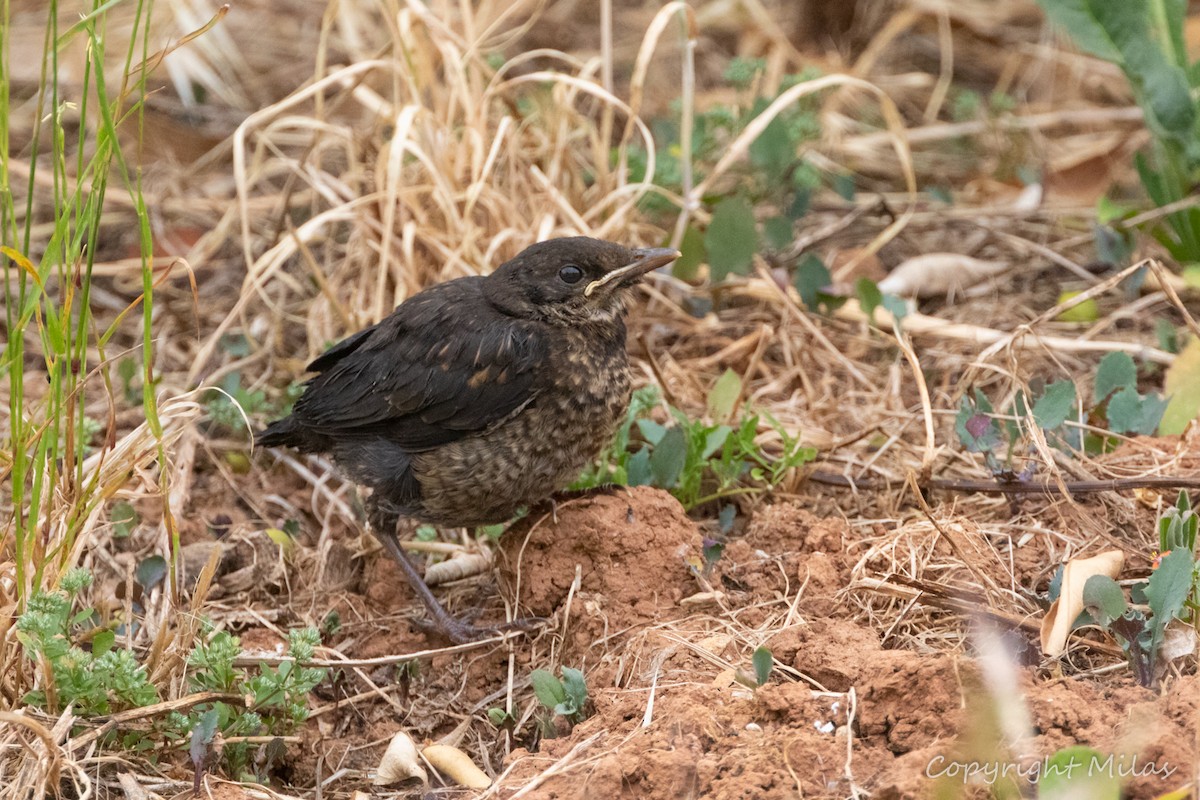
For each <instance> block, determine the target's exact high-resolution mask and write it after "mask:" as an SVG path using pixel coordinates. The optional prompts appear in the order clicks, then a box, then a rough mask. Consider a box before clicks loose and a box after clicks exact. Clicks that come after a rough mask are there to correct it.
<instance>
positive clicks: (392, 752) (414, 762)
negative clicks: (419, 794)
mask: <svg viewBox="0 0 1200 800" xmlns="http://www.w3.org/2000/svg"><path fill="white" fill-rule="evenodd" d="M409 778H420V779H421V782H422V783H424V782H425V781H427V780H428V779H429V777H428V775H426V773H425V768H424V767H422V766H421V758H420V756H418V755H417V745H416V743H415V742H414V741H413V740H412V737H411V736H409V735H408V734H407V733H405V732H404V731H400V732H399V733H397V734H396V735H395V736H393V737H392V741H391V742H390V743H389V744H388V746H387V750H385V751H384V753H383V758H381V759H379V769H377V770H376V771H375V780H373V781H372V783H373V784H375V785H376V786H391V785H392V784H393V783H399V782H400V781H404V780H408V779H409Z"/></svg>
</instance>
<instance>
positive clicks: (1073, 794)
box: [1037, 745, 1128, 800]
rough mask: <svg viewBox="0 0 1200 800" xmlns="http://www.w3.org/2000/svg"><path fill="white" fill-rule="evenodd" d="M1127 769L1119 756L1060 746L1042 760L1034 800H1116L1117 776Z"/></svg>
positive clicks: (1119, 795) (1083, 748)
mask: <svg viewBox="0 0 1200 800" xmlns="http://www.w3.org/2000/svg"><path fill="white" fill-rule="evenodd" d="M1127 768H1128V767H1127V766H1125V765H1122V764H1120V763H1119V757H1114V756H1111V755H1105V754H1103V753H1101V752H1100V751H1099V750H1096V749H1094V748H1091V747H1087V746H1086V745H1073V746H1071V747H1064V748H1062V749H1060V750H1057V751H1055V753H1054V755H1052V756H1050V757H1049V758H1047V759H1046V761H1045V765H1044V767H1043V771H1042V772H1041V773H1040V774H1039V775H1038V785H1037V796H1038V800H1071V798H1080V797H1086V798H1088V800H1118V798H1120V797H1121V774H1122V773H1124V771H1125V770H1126V769H1127Z"/></svg>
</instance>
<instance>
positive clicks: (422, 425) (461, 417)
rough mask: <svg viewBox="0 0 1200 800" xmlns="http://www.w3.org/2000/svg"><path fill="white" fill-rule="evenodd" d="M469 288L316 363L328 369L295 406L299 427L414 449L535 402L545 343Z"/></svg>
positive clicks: (451, 286) (457, 288)
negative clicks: (386, 442) (383, 438)
mask: <svg viewBox="0 0 1200 800" xmlns="http://www.w3.org/2000/svg"><path fill="white" fill-rule="evenodd" d="M468 280H469V279H468ZM462 283H463V281H454V282H452V283H448V284H443V285H442V286H445V287H447V288H446V289H445V290H442V291H437V289H440V288H441V287H435V290H430V291H426V292H423V293H421V294H420V295H417V296H416V297H413V298H412V299H411V300H409V301H408V302H406V303H404V304H403V305H401V306H400V307H399V308H397V309H396V311H395V312H393V314H392V316H390V317H388V318H387V319H385V320H383V321H382V322H380V323H379V324H378V325H376V326H374V327H373V328H370V329H367V330H366V331H362V332H360V333H358V334H355V335H354V336H351V337H349V338H348V339H346V340H344V341H343V342H341V343H339V344H337V345H335V346H334V347H333V348H332V349H330V351H329V352H327V353H326V354H324V355H322V356H321V357H320V358H318V359H316V360H315V361H314V362H313V364H312V366H313V367H314V368H317V369H320V370H322V372H321V374H320V375H318V376H316V377H315V378H313V379H312V380H311V381H310V382H309V384H308V388H307V389H306V391H305V393H304V395H303V396H302V397H301V398H300V399H299V400H298V401H297V403H296V406H295V409H294V410H293V412H292V414H293V417H294V419H295V421H296V423H298V424H299V425H300V426H302V427H303V428H305V429H307V430H309V431H311V432H313V433H316V434H320V435H324V436H330V437H334V438H337V437H356V438H357V437H364V436H367V437H379V436H382V437H385V438H387V439H388V440H389V441H392V442H395V443H396V444H397V445H399V446H400V447H403V448H405V449H408V450H410V451H417V450H423V449H428V448H432V447H437V446H438V445H442V444H446V443H447V442H451V441H454V440H455V439H459V438H461V437H462V436H465V435H466V434H468V433H470V432H472V431H479V430H483V429H485V428H487V427H488V426H490V425H492V424H494V423H496V422H499V421H500V420H502V419H504V418H505V417H507V416H508V415H509V414H511V413H513V412H514V411H516V410H517V409H518V408H520V407H521V406H522V405H523V404H525V403H527V402H529V401H530V400H531V399H532V397H533V391H534V374H535V368H536V366H537V364H538V363H539V362H541V361H542V360H543V359H544V356H545V342H544V339H543V337H542V336H540V335H538V332H537V330H536V329H535V328H533V327H532V326H529V325H526V324H523V323H521V322H518V321H516V320H514V319H512V318H511V317H505V316H504V315H502V314H500V313H499V312H498V311H495V310H494V309H493V308H492V307H491V306H490V305H488V304H487V303H486V301H483V300H482V298H481V297H480V295H479V292H478V287H477V286H472V285H471V284H468V285H467V286H462V285H457V284H462Z"/></svg>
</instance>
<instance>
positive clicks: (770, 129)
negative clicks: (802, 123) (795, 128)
mask: <svg viewBox="0 0 1200 800" xmlns="http://www.w3.org/2000/svg"><path fill="white" fill-rule="evenodd" d="M762 104H763V106H764V107H765V106H766V100H765V98H764V100H763V103H762ZM795 160H796V145H795V144H793V142H792V140H791V137H789V136H788V127H787V123H785V122H784V121H783V116H782V115H779V114H777V115H775V119H773V120H771V121H770V122H768V123H767V127H765V128H763V132H762V133H760V134H759V135H758V138H757V139H755V140H754V142H753V143H751V145H750V163H751V164H753V165H754V166H755V167H758V168H759V169H760V170H762V171H763V172H764V173H765V174H766V175H767V177H768V178H772V177H774V176H776V175H782V174H783V173H784V172H785V171H786V170H787V168H788V165H789V164H791V163H792V162H793V161H795Z"/></svg>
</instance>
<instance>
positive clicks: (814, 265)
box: [792, 253, 833, 311]
mask: <svg viewBox="0 0 1200 800" xmlns="http://www.w3.org/2000/svg"><path fill="white" fill-rule="evenodd" d="M832 282H833V276H832V275H830V274H829V270H828V269H826V267H825V264H824V263H823V262H822V261H821V259H820V258H818V257H817V256H816V255H814V254H812V253H805V254H804V257H803V258H802V259H800V263H799V264H797V265H796V274H795V277H794V278H793V279H792V283H793V284H794V285H795V286H796V291H797V292H799V293H800V300H801V301H802V302H803V303H804V305H805V306H806V307H807V308H808V310H809V311H816V310H817V303H818V301H819V300H820V294H821V292H822V291H823V290H824V289H825V288H827V287H828V286H829V284H830V283H832Z"/></svg>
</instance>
